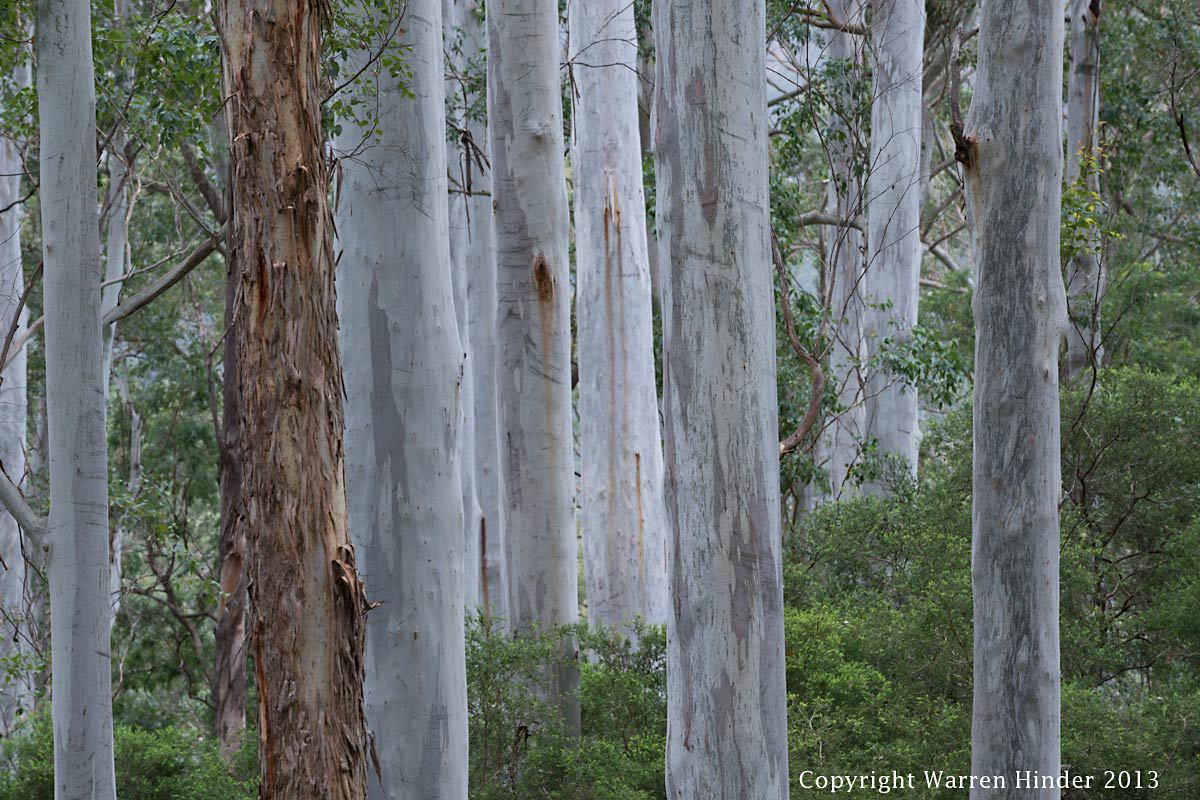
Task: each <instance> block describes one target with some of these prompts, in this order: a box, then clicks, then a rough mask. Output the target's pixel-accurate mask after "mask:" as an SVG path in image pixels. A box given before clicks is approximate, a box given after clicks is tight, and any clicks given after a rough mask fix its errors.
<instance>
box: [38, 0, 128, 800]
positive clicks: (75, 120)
mask: <svg viewBox="0 0 1200 800" xmlns="http://www.w3.org/2000/svg"><path fill="white" fill-rule="evenodd" d="M34 47H35V55H36V58H37V65H38V69H37V92H38V116H39V119H38V125H39V129H40V132H41V157H40V159H39V161H40V165H41V176H40V189H41V208H42V258H43V263H44V270H45V274H44V304H45V312H46V313H45V318H46V336H45V341H46V395H47V413H48V418H49V421H48V427H49V451H50V520H49V539H48V543H49V548H50V552H49V556H48V563H49V573H50V576H49V577H50V641H51V653H52V655H51V663H52V673H51V685H52V687H53V700H52V706H51V716H52V719H53V724H54V793H55V797H58V798H72V799H73V800H74V798H87V800H115V797H116V783H115V776H114V772H113V738H112V737H113V732H112V673H111V664H110V648H109V542H108V448H107V438H106V436H105V430H104V394H103V388H104V376H103V374H102V367H103V347H102V342H101V337H99V336H97V335H96V333H97V331H99V330H100V241H99V232H98V224H99V223H98V220H97V208H96V196H95V192H96V134H95V131H96V97H95V71H94V67H93V63H92V41H91V10H90V7H89V4H88V3H87V2H85V0H39V2H38V3H37V18H36V36H35V39H34Z"/></svg>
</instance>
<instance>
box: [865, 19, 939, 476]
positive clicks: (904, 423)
mask: <svg viewBox="0 0 1200 800" xmlns="http://www.w3.org/2000/svg"><path fill="white" fill-rule="evenodd" d="M869 32H870V41H871V56H872V58H873V64H872V76H873V77H874V87H873V89H872V96H873V100H872V103H871V161H870V164H871V170H870V173H869V174H868V177H867V203H866V204H867V208H866V216H867V264H868V266H867V279H866V288H867V314H866V331H865V333H866V337H867V348H868V352H869V355H870V356H871V372H870V375H869V377H868V380H867V397H866V414H867V436H868V437H870V438H871V439H872V440H874V441H875V443H876V444H877V446H878V453H879V455H880V456H881V457H883V458H885V459H887V460H889V461H890V462H895V464H894V466H895V467H899V468H900V469H903V470H907V472H908V474H910V475H914V476H915V475H916V472H917V446H918V444H919V441H920V440H919V431H918V429H917V392H916V388H915V387H913V386H912V385H910V384H909V383H907V382H906V381H905V379H904V378H903V377H902V376H900V375H897V374H895V373H894V372H892V371H891V370H888V369H887V368H886V366H884V365H883V364H881V363H880V360H881V359H880V356H881V355H882V354H883V353H884V351H885V350H886V349H888V348H889V347H890V348H892V349H895V348H897V347H902V346H903V344H904V343H905V342H906V341H907V340H908V339H909V338H910V335H911V332H912V327H913V326H914V325H916V324H917V301H918V291H919V289H918V281H919V279H920V275H921V129H922V127H923V120H922V110H923V108H924V104H923V103H922V101H921V71H922V70H921V68H922V61H923V59H922V55H923V52H924V45H925V3H924V2H922V0H873V2H872V5H871V20H870V28H869ZM886 466H887V467H888V468H891V467H892V466H893V465H892V464H888V465H886ZM888 483H889V481H888V478H887V473H886V472H885V475H884V479H883V480H881V481H873V482H872V483H870V484H868V485H867V487H866V488H867V490H868V491H871V492H875V493H882V492H883V491H885V490H886V489H887V486H888Z"/></svg>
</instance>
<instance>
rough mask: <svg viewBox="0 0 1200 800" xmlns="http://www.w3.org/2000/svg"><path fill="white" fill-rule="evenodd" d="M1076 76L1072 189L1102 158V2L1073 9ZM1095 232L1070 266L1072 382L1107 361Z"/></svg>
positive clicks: (1068, 370) (1071, 100)
mask: <svg viewBox="0 0 1200 800" xmlns="http://www.w3.org/2000/svg"><path fill="white" fill-rule="evenodd" d="M1070 20H1071V28H1070V39H1071V74H1070V75H1069V76H1068V77H1067V174H1066V182H1067V185H1072V184H1074V183H1075V182H1076V181H1078V180H1079V176H1080V172H1081V165H1082V162H1083V161H1084V159H1085V158H1086V159H1087V160H1088V161H1093V162H1094V159H1095V158H1096V156H1097V150H1096V145H1097V141H1098V124H1099V118H1100V116H1099V115H1100V0H1073V2H1072V3H1071V4H1070ZM1084 186H1085V187H1086V189H1087V191H1089V192H1094V193H1096V194H1099V193H1100V175H1099V173H1098V172H1097V171H1096V165H1095V164H1094V163H1092V164H1091V165H1090V166H1089V167H1088V171H1087V174H1086V175H1085V177H1084ZM1098 246H1099V241H1098V237H1097V232H1096V230H1095V228H1094V226H1093V228H1092V229H1091V230H1090V231H1089V232H1088V236H1087V249H1086V251H1085V252H1082V253H1079V254H1077V255H1075V256H1074V257H1073V258H1072V259H1071V261H1070V263H1068V264H1067V303H1068V309H1069V312H1070V316H1071V330H1069V331H1068V332H1067V357H1066V363H1065V365H1064V366H1065V370H1064V378H1065V379H1067V380H1070V379H1071V378H1073V377H1075V376H1076V375H1078V374H1079V373H1080V372H1082V371H1084V370H1085V369H1088V368H1089V367H1090V366H1091V365H1093V364H1094V365H1097V366H1099V364H1100V363H1101V362H1102V361H1103V360H1104V347H1103V343H1102V342H1101V341H1100V301H1101V299H1102V298H1103V296H1104V268H1103V267H1102V266H1101V264H1100V256H1099V254H1098V253H1097V248H1098Z"/></svg>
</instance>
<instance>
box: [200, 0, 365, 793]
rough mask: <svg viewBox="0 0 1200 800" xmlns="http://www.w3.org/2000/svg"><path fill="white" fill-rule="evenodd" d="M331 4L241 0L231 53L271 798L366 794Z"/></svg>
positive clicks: (255, 620) (255, 578) (228, 89)
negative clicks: (338, 272)
mask: <svg viewBox="0 0 1200 800" xmlns="http://www.w3.org/2000/svg"><path fill="white" fill-rule="evenodd" d="M325 8H326V7H325V5H324V4H323V3H320V2H316V1H315V0H304V1H303V2H298V3H296V2H286V1H285V0H225V1H224V3H223V6H222V12H223V20H222V32H223V40H222V50H223V56H224V71H225V96H226V97H229V98H230V101H229V103H228V104H227V105H226V114H227V115H228V118H229V129H230V145H231V146H230V152H231V165H232V187H233V208H232V214H231V220H230V222H231V225H232V229H233V232H232V235H231V237H230V254H231V256H232V258H233V260H234V263H235V264H236V265H238V268H239V270H240V271H241V285H240V286H239V287H238V296H237V305H236V308H235V311H234V322H235V324H234V326H233V331H232V333H233V338H234V342H235V343H236V344H235V347H236V356H237V364H238V379H239V383H240V387H241V397H242V404H243V405H242V409H243V414H242V423H243V434H244V435H243V437H242V448H241V453H242V470H243V476H244V477H243V481H242V485H243V488H244V494H243V497H244V500H245V525H246V544H247V556H248V559H247V563H248V572H247V581H248V586H249V599H250V620H251V622H250V626H251V643H252V646H253V648H254V663H255V680H256V683H257V686H258V696H259V720H258V730H259V758H260V764H261V768H262V784H261V789H260V796H261V797H262V798H264V800H266V798H281V799H284V798H286V800H297V799H299V798H313V800H316V799H317V798H320V800H345V799H347V798H362V797H364V796H365V795H366V785H367V746H368V745H367V736H366V728H365V724H364V721H363V701H362V697H363V695H362V676H363V647H364V642H363V640H364V621H363V617H364V613H365V612H366V608H367V601H366V597H365V593H364V590H363V587H362V582H361V581H360V580H359V577H358V572H357V569H356V567H355V556H354V547H353V545H352V544H351V543H350V538H349V534H348V532H347V522H346V495H345V484H344V477H343V471H342V470H343V452H342V393H343V386H342V375H341V365H340V363H339V361H338V350H337V311H336V303H335V292H334V260H333V246H332V241H331V237H330V234H331V230H330V229H331V224H332V223H331V220H330V218H329V208H328V205H327V200H326V189H327V180H326V167H325V163H324V160H323V158H322V147H323V143H324V137H323V135H322V131H321V101H322V89H321V81H320V74H319V71H320V68H319V55H320V30H321V26H322V24H323V22H324V20H323V19H322V18H321V16H322V14H323V12H324V11H325Z"/></svg>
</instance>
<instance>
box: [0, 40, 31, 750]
mask: <svg viewBox="0 0 1200 800" xmlns="http://www.w3.org/2000/svg"><path fill="white" fill-rule="evenodd" d="M13 77H14V78H15V81H14V82H15V83H16V85H17V86H18V87H22V88H23V87H26V86H28V85H29V80H30V75H29V66H28V65H27V64H22V65H21V66H19V67H17V69H16V74H15V75H14V76H13ZM24 170H25V165H24V164H23V163H22V161H21V154H20V152H19V151H18V149H17V143H16V142H14V141H11V140H9V139H6V138H4V137H2V136H0V209H8V210H7V211H0V330H3V331H7V330H8V329H9V327H10V326H11V325H12V324H13V315H14V314H16V315H17V317H18V319H17V328H16V334H15V336H16V337H19V336H21V335H22V334H23V333H24V332H25V323H26V321H27V320H28V316H29V312H28V309H26V308H25V307H23V306H22V307H21V308H20V309H19V310H18V304H19V303H20V302H21V295H22V293H23V292H24V290H25V273H24V271H23V270H22V268H21V219H22V217H23V216H24V208H23V206H22V205H21V203H20V200H21V197H22V188H21V184H22V180H21V173H22V172H23V171H24ZM14 338H15V337H14ZM25 364H26V351H25V348H24V347H22V348H21V349H20V350H19V351H18V352H16V353H15V354H14V355H13V357H12V362H11V363H10V364H9V365H8V368H7V369H5V370H4V372H3V374H0V467H3V469H4V472H5V473H6V474H7V475H8V477H9V478H11V479H12V480H13V482H14V483H16V484H17V485H18V486H19V485H20V484H21V479H22V477H23V476H24V474H25V440H26V432H25V427H26V418H27V414H28V407H27V398H26V395H25V388H26V378H25ZM34 555H35V554H33V553H30V556H31V557H33V556H34ZM0 558H2V559H3V561H4V568H3V569H2V571H0V609H2V610H3V614H2V617H0V618H2V620H3V623H2V625H3V630H2V631H0V636H2V637H3V638H2V640H0V657H3V658H5V659H9V658H16V659H21V658H24V657H26V656H28V655H29V652H30V648H29V646H28V644H29V637H30V634H31V628H30V626H29V625H28V620H27V615H28V612H29V602H28V600H29V598H28V597H27V595H26V591H25V579H26V569H25V549H24V548H22V546H21V529H20V527H19V526H18V525H17V521H16V519H14V518H13V516H12V515H11V514H9V513H8V512H7V511H6V510H3V509H0ZM32 679H33V676H32V673H30V674H16V675H12V676H11V677H9V678H8V679H6V680H5V681H4V683H3V685H0V736H4V737H8V736H9V735H10V734H11V733H12V732H13V729H14V728H15V726H16V725H17V724H18V723H19V722H20V721H21V719H22V714H23V713H28V712H29V710H30V708H31V707H32V705H33V682H32Z"/></svg>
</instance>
